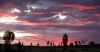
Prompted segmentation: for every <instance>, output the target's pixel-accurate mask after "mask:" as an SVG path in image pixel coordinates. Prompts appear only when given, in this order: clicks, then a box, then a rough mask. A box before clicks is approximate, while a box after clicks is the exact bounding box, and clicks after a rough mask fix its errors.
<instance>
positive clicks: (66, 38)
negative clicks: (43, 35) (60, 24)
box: [62, 33, 68, 50]
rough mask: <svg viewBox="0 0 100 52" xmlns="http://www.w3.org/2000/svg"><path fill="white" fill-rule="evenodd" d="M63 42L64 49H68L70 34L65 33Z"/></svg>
mask: <svg viewBox="0 0 100 52" xmlns="http://www.w3.org/2000/svg"><path fill="white" fill-rule="evenodd" d="M62 43H63V49H64V50H66V49H67V43H68V36H67V34H66V33H65V34H64V35H63V38H62Z"/></svg>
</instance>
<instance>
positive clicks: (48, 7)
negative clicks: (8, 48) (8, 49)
mask: <svg viewBox="0 0 100 52" xmlns="http://www.w3.org/2000/svg"><path fill="white" fill-rule="evenodd" d="M7 30H9V31H12V32H14V34H15V36H16V38H15V40H14V43H16V42H18V41H21V42H24V44H25V45H29V44H30V43H31V42H32V43H33V45H36V44H37V43H40V45H46V42H47V41H51V42H54V43H55V44H56V45H57V44H58V43H59V42H61V41H62V36H63V34H65V32H66V34H67V35H68V43H71V42H74V41H76V40H77V41H79V40H85V41H86V42H88V41H95V42H96V43H100V0H0V43H2V42H3V40H2V37H3V35H4V32H5V31H7Z"/></svg>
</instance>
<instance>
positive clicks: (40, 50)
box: [0, 47, 100, 52]
mask: <svg viewBox="0 0 100 52" xmlns="http://www.w3.org/2000/svg"><path fill="white" fill-rule="evenodd" d="M12 49H13V50H12V51H10V52H100V48H68V49H67V50H63V49H62V48H61V47H24V48H22V49H21V50H19V51H18V49H16V48H12ZM0 52H4V50H3V49H0Z"/></svg>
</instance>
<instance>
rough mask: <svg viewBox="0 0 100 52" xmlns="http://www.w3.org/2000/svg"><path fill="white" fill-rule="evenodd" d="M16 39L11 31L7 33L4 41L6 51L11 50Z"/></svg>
mask: <svg viewBox="0 0 100 52" xmlns="http://www.w3.org/2000/svg"><path fill="white" fill-rule="evenodd" d="M14 39H15V35H14V33H13V32H11V31H5V33H4V36H3V40H4V42H5V46H4V48H5V50H6V51H8V50H11V42H12V41H13V40H14Z"/></svg>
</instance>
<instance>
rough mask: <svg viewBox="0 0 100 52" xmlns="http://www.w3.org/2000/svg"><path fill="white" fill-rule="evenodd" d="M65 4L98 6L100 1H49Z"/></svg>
mask: <svg viewBox="0 0 100 52" xmlns="http://www.w3.org/2000/svg"><path fill="white" fill-rule="evenodd" d="M49 1H55V2H58V3H63V4H64V3H65V4H81V5H100V0H49Z"/></svg>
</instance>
